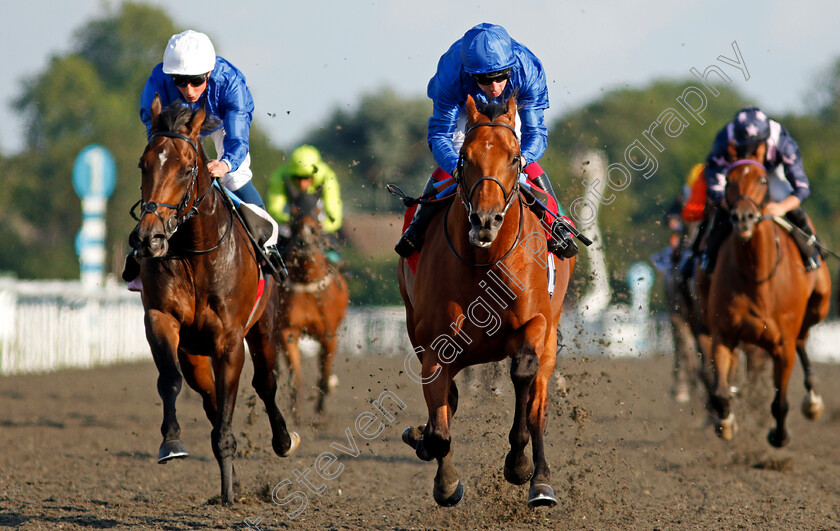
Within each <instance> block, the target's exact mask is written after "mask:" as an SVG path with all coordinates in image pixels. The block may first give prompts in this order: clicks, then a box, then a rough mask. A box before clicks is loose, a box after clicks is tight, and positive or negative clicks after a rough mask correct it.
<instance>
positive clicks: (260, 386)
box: [247, 320, 300, 457]
mask: <svg viewBox="0 0 840 531" xmlns="http://www.w3.org/2000/svg"><path fill="white" fill-rule="evenodd" d="M271 327H272V323H270V322H266V321H264V320H261V321H260V322H258V323H257V324H256V325H254V326H253V327H251V330H250V331H249V332H248V336H247V340H248V347H249V350H250V352H251V360H252V361H253V363H254V378H253V379H252V380H251V384H252V385H253V386H254V390H255V391H256V392H257V395H258V396H259V397H260V399H261V400H262V401H263V404H265V411H266V413H268V422H269V424H270V425H271V447H272V448H273V449H274V453H276V454H277V455H279V456H280V457H288V456H289V455H291V454H292V453H293V452H294V451H295V450H296V449H297V447H298V445H299V444H300V436H299V435H298V434H297V433H295V432H291V433H290V432H289V431H288V429H287V427H286V420H285V419H284V418H283V414H282V413H280V408H278V407H277V401H276V395H277V378H276V376H275V372H274V371H275V368H276V366H277V345H276V337H275V336H274V334H273V333H272V328H271Z"/></svg>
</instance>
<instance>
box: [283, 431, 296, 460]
mask: <svg viewBox="0 0 840 531" xmlns="http://www.w3.org/2000/svg"><path fill="white" fill-rule="evenodd" d="M289 438H290V439H291V440H292V443H291V445H289V449H288V450H286V451H285V452H281V453H278V455H279V456H280V457H289V456H290V455H292V454H293V453H295V450H297V449H298V446H300V435H298V434H297V432H296V431H293V432H291V433H289Z"/></svg>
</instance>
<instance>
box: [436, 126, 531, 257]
mask: <svg viewBox="0 0 840 531" xmlns="http://www.w3.org/2000/svg"><path fill="white" fill-rule="evenodd" d="M479 127H504V128H506V129H508V130H509V131H510V132H511V133H513V135H514V136H516V130H515V129H514V128H513V127H511V126H509V125H508V124H503V123H501V122H479V123H477V124H474V125H472V126H471V127H469V128H468V129H467V131H466V133H464V138H465V139H466V137H467V136H469V134H470V133H472V132H473V131H475V130H476V129H478V128H479ZM465 144H466V140H465ZM518 158H519V168H518V169H517V171H516V179H515V181H514V184H513V187H511V189H510V193H508V191H507V190H506V189H505V187H504V185H503V184H502V183H501V181H499V180H498V179H497V178H495V177H493V176H490V175H485V176H484V177H481V178H479V179H478V180H476V181H475V182H474V183H473V185H472V186H471V187H470V190H469V193H467V196H466V198H464V193H465V192H464V190H465V187H464V185H465V182H464V167H465V165H466V160H465V159H464V148H463V147H462V148H461V153H460V154H459V156H458V170H457V171H456V172H455V175H454V176H453V177H454V178H455V183H456V184H457V185H458V199H460V200H461V204H462V205H464V209H465V210H466V211H467V218H468V219H469V216H470V215H471V214H472V213H473V207H472V196H473V194H474V193H475V190H476V188H478V185H479V184H481V183H482V182H484V181H491V182H494V183H496V184H497V185H499V188H501V189H502V197H504V199H505V208H504V210H502V216H504V215H505V214H507V211H508V209H510V207H511V205H513V200H514V199H516V198H517V197H518V198H519V228H518V230H517V232H516V238H515V239H514V240H513V243H512V244H511V246H510V249H508V250H507V252H506V253H505V254H504V255H502V257H501V258H499V259H498V260H495V261H493V262H485V263H476V262H468V261H466V260H464V259H463V258H462V257H461V256H460V255H459V254H458V252H457V251H456V250H455V247H454V246H453V245H452V240H451V239H450V238H449V232H448V231H447V230H446V227H447V220H448V219H449V210H450V209H451V208H452V203H449V205H448V206H447V207H446V212H445V213H444V215H443V235H444V237H445V238H446V245H447V246H449V250H450V251H452V254H453V255H454V256H455V258H457V259H458V261H459V262H461V263H462V264H464V265H466V266H468V267H492V266H494V265H496V264H498V263H499V262H501V261H503V260H504V259H505V258H507V257H508V256H510V254H511V253H512V252H513V250H514V249H515V248H516V245H517V243H519V238H520V237H521V236H522V226H523V221H524V217H525V215H524V207H523V206H522V203H523V201H522V196H521V195H520V193H519V191H520V190H519V173H520V172H521V171H522V155H518Z"/></svg>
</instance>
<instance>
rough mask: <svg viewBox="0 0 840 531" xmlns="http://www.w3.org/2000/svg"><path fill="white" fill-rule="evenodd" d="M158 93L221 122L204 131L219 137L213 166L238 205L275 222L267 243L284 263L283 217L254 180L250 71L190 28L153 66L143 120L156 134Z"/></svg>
mask: <svg viewBox="0 0 840 531" xmlns="http://www.w3.org/2000/svg"><path fill="white" fill-rule="evenodd" d="M156 95H157V96H159V97H160V103H161V105H162V106H163V107H167V106H169V105H172V104H180V105H183V106H186V107H190V108H191V109H193V110H198V109H199V108H200V107H201V106H204V108H205V111H206V112H207V116H208V117H209V118H212V119H213V120H215V121H218V122H219V126H218V127H217V128H216V129H215V130H213V131H210V132H209V133H205V132H203V133H202V135H209V136H210V138H211V139H212V140H213V144H214V145H215V148H216V154H217V156H218V158H217V159H213V160H211V161H209V162H208V163H207V170H208V171H209V172H210V174H211V175H212V176H213V177H215V178H218V179H219V181H220V182H221V184H222V186H224V188H225V189H227V190H228V191H230V192H231V193H232V196H231V199H233V200H234V202H235V203H236V204H237V208H242V207H245V208H247V209H248V210H249V211H250V212H252V213H254V214H255V215H257V216H258V217H260V218H262V219H263V220H265V222H267V223H268V224H270V225H271V229H272V230H271V234H270V235H269V236H268V237H267V238H266V241H265V242H264V248H265V252H266V255H267V257H268V258H269V259H270V260H271V261H272V262H275V263H277V264H279V262H278V261H281V260H280V258H279V257H280V254H279V252H277V250H276V243H277V235H278V232H277V222H276V221H274V219H272V218H271V216H270V215H269V214H268V212H266V210H265V204H264V202H263V200H262V197H260V193H259V192H258V191H257V189H256V187H254V184H253V183H252V182H251V177H252V173H251V156H250V153H249V142H248V138H249V135H250V130H251V119H252V118H253V115H254V100H253V98H252V97H251V91H250V90H248V85H247V84H246V82H245V76H244V75H243V74H242V72H240V71H239V70H238V69H237V68H236V67H235V66H233V65H232V64H231V63H230V62H228V61H227V60H225V59H223V58H222V57H218V56H216V51H215V48H214V47H213V43H212V42H210V38H209V37H207V35H205V34H203V33H199V32H197V31H193V30H187V31H184V32H182V33H178V34H176V35H173V36H172V37H171V38H170V39H169V42H168V43H167V45H166V49H165V50H164V52H163V62H161V63H158V65H157V66H155V67H154V69H152V74H151V76H149V79H148V80H147V81H146V85H145V87H144V88H143V92H142V94H141V96H140V119H141V120H143V123H144V124H145V125H146V134H147V135H148V134H150V133H151V128H152V116H151V106H152V102H153V101H154V99H155V96H156ZM246 219H247V218H246ZM130 265H132V264H130V263H129V262H127V264H126V271H125V272H124V274H123V277H132V272H133V271H134V269H131V270H129V266H130ZM271 269H272V268H271V267H269V270H271ZM274 269H275V270H276V269H277V267H276V266H275V267H274ZM138 272H139V271H138ZM134 278H136V277H134ZM127 280H128V279H127Z"/></svg>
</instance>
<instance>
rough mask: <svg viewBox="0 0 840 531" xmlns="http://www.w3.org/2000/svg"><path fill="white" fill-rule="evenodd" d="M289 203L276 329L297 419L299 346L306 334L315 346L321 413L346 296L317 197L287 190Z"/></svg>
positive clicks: (300, 381)
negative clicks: (290, 380)
mask: <svg viewBox="0 0 840 531" xmlns="http://www.w3.org/2000/svg"><path fill="white" fill-rule="evenodd" d="M289 198H290V206H291V221H290V223H289V228H290V230H291V238H290V240H289V242H288V244H287V245H286V247H285V248H284V250H283V260H284V261H285V262H286V264H287V266H288V270H289V277H288V278H287V279H286V282H285V283H284V285H283V286H281V287H280V311H278V312H277V322H276V328H277V332H278V333H279V334H280V337H281V338H282V339H281V343H280V345H281V347H282V348H283V349H284V352H285V354H286V360H287V362H288V364H289V366H290V368H291V371H292V376H293V377H294V388H293V391H292V403H293V404H294V406H293V407H294V408H295V414H296V415H297V406H298V404H297V402H298V396H299V394H300V391H301V390H302V389H303V378H302V374H301V363H300V349H299V348H298V341H299V340H300V338H301V336H302V335H307V336H309V337H312V338H313V339H315V340H316V341H317V342H318V344H319V345H320V347H321V351H320V354H319V358H318V359H319V365H320V368H321V376H320V378H319V379H318V401H317V404H316V406H315V408H316V411H317V412H318V413H323V412H324V401H325V400H326V397H327V394H329V392H330V390H331V387H332V383H331V381H330V377H331V376H330V373H331V370H332V364H333V359H334V358H335V352H336V348H337V347H338V337H337V335H338V327H339V326H340V325H341V322H342V321H343V320H344V316H345V314H346V313H347V304H348V302H349V298H350V295H349V290H348V289H347V281H346V280H345V279H344V276H343V275H342V274H341V273H340V272H339V271H338V268H337V267H336V266H334V265H332V264H331V263H330V261H329V258H327V254H326V251H327V240H326V238H325V237H324V235H323V233H322V231H321V222H320V221H319V220H318V217H319V214H320V208H319V206H318V199H319V195H318V194H308V193H305V192H297V191H296V190H295V188H294V187H293V186H290V187H289Z"/></svg>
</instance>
